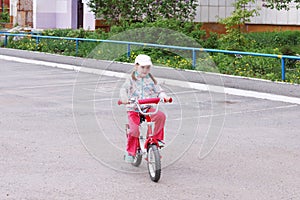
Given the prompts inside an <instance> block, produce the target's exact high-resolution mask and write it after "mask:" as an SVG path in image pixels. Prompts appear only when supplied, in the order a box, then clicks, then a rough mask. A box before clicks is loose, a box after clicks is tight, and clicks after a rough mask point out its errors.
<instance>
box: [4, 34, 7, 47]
mask: <svg viewBox="0 0 300 200" xmlns="http://www.w3.org/2000/svg"><path fill="white" fill-rule="evenodd" d="M7 37H8V36H7V35H5V39H4V46H5V47H6V46H7Z"/></svg>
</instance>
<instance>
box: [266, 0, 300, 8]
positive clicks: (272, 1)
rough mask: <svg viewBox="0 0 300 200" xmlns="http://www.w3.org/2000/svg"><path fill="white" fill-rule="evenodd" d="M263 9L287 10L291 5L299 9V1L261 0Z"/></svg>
mask: <svg viewBox="0 0 300 200" xmlns="http://www.w3.org/2000/svg"><path fill="white" fill-rule="evenodd" d="M263 1H264V3H263V7H267V8H271V9H277V10H282V9H284V10H289V9H290V6H291V5H296V8H297V9H298V8H300V0H263Z"/></svg>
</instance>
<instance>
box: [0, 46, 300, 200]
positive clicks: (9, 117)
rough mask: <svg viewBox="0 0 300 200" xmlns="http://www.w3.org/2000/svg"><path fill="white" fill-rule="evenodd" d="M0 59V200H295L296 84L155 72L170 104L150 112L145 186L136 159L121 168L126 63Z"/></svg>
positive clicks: (299, 173) (298, 152)
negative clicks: (161, 122)
mask: <svg viewBox="0 0 300 200" xmlns="http://www.w3.org/2000/svg"><path fill="white" fill-rule="evenodd" d="M1 56H2V57H1ZM3 56H6V57H3ZM0 57H1V59H0V62H1V68H0V74H1V79H0V107H1V112H0V141H1V142H0V144H1V145H0V152H1V156H0V162H1V165H0V171H1V172H0V179H1V182H0V191H1V193H0V199H125V200H126V199H138V198H148V199H197V200H198V199H230V200H232V199H251V200H252V199H268V200H269V199H276V200H277V199H295V200H296V199H299V198H300V193H299V191H300V181H299V180H300V170H299V167H298V166H299V164H300V143H299V141H300V134H299V129H300V124H299V123H298V119H299V117H300V105H299V104H298V103H297V101H295V102H294V101H290V100H291V99H290V98H292V100H297V99H298V98H299V94H300V93H299V86H298V85H290V84H282V83H272V82H269V81H260V80H254V79H246V78H237V77H231V76H221V77H220V76H219V75H215V74H208V73H204V74H202V73H201V74H195V73H194V72H190V71H179V70H170V69H166V68H154V69H153V74H154V75H155V76H156V77H159V78H160V81H161V83H162V87H163V88H164V89H165V91H166V92H167V93H168V94H169V95H170V96H172V97H173V98H174V102H173V103H172V104H166V105H161V110H162V111H164V112H165V113H166V115H167V123H166V136H165V140H166V147H165V148H164V149H162V151H161V154H162V165H163V168H162V177H161V180H160V181H159V182H158V183H153V182H152V181H151V180H150V178H149V176H148V174H147V167H146V165H145V162H143V163H142V165H141V166H140V167H139V168H135V167H133V166H131V165H129V164H127V163H124V161H123V160H122V157H123V154H124V149H125V142H126V139H125V135H124V124H125V123H126V117H125V115H124V113H125V109H124V107H122V106H118V105H117V104H116V102H117V100H118V90H119V87H120V85H121V84H122V83H123V81H124V77H125V76H126V75H125V74H127V73H128V72H129V71H130V70H131V68H132V66H131V65H127V64H122V63H115V62H105V61H97V60H93V59H81V58H74V57H63V56H55V55H50V54H44V53H32V52H26V51H16V50H10V49H0ZM19 58H22V59H24V60H22V59H21V60H18V59H19ZM53 63H54V64H53ZM83 69H84V70H83ZM87 69H91V70H90V73H87V71H88V70H87ZM123 72H126V73H125V74H124V73H123ZM213 83H214V84H213ZM194 84H199V85H196V86H195V85H194ZM203 84H204V85H209V86H207V87H206V88H203ZM228 88H229V89H238V90H236V91H240V92H241V94H240V95H238V94H235V95H232V94H230V92H227V91H229V90H228ZM243 91H254V92H257V93H255V95H253V97H246V96H245V95H243V94H244V92H243ZM266 93H267V94H270V95H271V96H272V95H274V96H275V97H278V96H280V97H286V98H282V99H281V100H269V99H271V98H269V99H265V98H264V97H263V96H260V95H261V94H266ZM272 98H273V97H272Z"/></svg>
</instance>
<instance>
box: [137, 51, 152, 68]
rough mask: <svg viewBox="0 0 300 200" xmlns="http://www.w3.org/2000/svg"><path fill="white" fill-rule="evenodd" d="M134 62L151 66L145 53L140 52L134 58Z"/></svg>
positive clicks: (149, 59)
mask: <svg viewBox="0 0 300 200" xmlns="http://www.w3.org/2000/svg"><path fill="white" fill-rule="evenodd" d="M134 64H139V65H141V66H147V65H150V66H152V62H151V58H150V57H149V56H147V55H144V54H140V55H138V56H137V57H136V58H135V61H134Z"/></svg>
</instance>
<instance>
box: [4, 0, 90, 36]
mask: <svg viewBox="0 0 300 200" xmlns="http://www.w3.org/2000/svg"><path fill="white" fill-rule="evenodd" d="M86 3H87V0H51V1H49V0H10V15H11V16H12V18H13V20H12V23H13V24H14V25H19V26H27V27H32V28H34V29H59V28H72V29H77V28H84V29H90V30H93V29H95V18H94V14H93V13H92V12H90V11H89V7H88V6H87V5H86Z"/></svg>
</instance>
